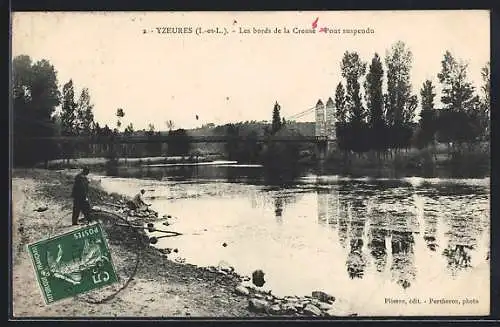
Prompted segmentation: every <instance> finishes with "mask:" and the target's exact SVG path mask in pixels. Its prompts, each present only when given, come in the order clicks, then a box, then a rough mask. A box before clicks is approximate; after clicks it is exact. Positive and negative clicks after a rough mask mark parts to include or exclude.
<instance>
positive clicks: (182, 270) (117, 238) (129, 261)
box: [13, 169, 354, 317]
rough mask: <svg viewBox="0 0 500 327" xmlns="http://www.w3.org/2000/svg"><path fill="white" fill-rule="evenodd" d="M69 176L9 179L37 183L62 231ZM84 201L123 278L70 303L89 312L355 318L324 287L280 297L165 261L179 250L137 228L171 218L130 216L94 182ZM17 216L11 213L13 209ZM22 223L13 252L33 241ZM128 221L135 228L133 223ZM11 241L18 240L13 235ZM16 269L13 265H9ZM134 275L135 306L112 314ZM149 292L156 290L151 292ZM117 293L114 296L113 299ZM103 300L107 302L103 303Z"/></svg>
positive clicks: (212, 270)
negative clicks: (55, 207)
mask: <svg viewBox="0 0 500 327" xmlns="http://www.w3.org/2000/svg"><path fill="white" fill-rule="evenodd" d="M73 175H74V172H69V171H64V172H62V171H48V170H38V169H37V170H31V169H30V170H14V171H13V178H15V181H13V184H14V183H15V182H17V183H21V184H22V182H23V181H27V180H32V181H34V182H35V183H38V184H39V185H38V187H37V190H38V192H39V193H40V194H42V195H43V196H42V199H41V200H42V202H43V203H47V206H49V207H50V206H51V202H53V203H54V204H57V205H59V206H60V207H61V208H64V211H65V214H64V215H61V210H59V216H58V217H54V218H53V219H52V222H51V223H48V222H47V224H48V225H49V226H46V227H51V228H52V229H53V230H54V229H55V230H65V229H66V230H67V229H68V225H71V216H70V210H71V199H70V198H69V196H68V195H69V194H70V190H71V186H72V182H73ZM13 198H14V195H13ZM89 199H90V201H91V204H92V206H94V209H96V211H95V216H96V217H97V219H98V220H99V221H100V222H101V224H102V225H103V227H104V230H105V231H106V234H107V235H106V236H107V238H108V242H109V244H110V247H111V250H112V253H113V259H114V260H115V261H117V263H115V265H117V266H118V269H117V270H118V271H119V273H120V274H121V276H122V282H121V285H115V286H114V287H111V288H109V289H105V290H101V292H99V291H96V292H92V293H93V294H90V295H89V294H86V295H83V296H81V297H77V298H76V299H70V300H68V301H79V302H80V303H82V304H83V305H89V303H93V302H99V306H101V309H102V310H94V311H96V313H97V314H96V313H94V314H92V313H91V314H90V315H94V316H115V317H116V316H148V317H170V316H173V317H175V316H183V317H186V316H193V317H266V316H267V317H269V316H282V317H301V316H309V317H335V316H349V315H354V314H353V313H352V312H349V310H348V309H347V307H348V306H346V303H344V302H343V301H342V300H339V299H335V297H334V296H332V295H329V294H326V293H323V292H321V291H314V292H312V293H311V294H309V295H307V296H287V297H283V298H280V297H276V296H274V295H273V294H271V293H268V292H264V291H262V290H260V289H259V287H256V286H254V285H253V284H252V282H251V280H250V279H251V278H250V277H249V276H240V275H238V274H237V273H235V272H234V269H233V268H232V267H207V268H205V267H198V266H195V265H192V264H186V263H179V262H174V261H172V260H171V259H169V252H170V251H172V250H177V249H161V250H160V249H157V248H155V247H153V246H151V245H150V243H151V242H150V238H149V236H148V233H147V232H146V231H147V228H146V229H141V228H140V226H144V225H146V224H147V223H155V225H156V224H159V223H160V224H161V223H163V222H165V221H167V222H168V217H158V214H157V213H154V212H153V213H151V214H150V215H147V216H144V215H143V216H139V215H138V214H136V213H133V212H132V213H131V212H129V210H128V209H126V208H125V201H126V198H125V197H124V196H121V195H119V194H108V193H106V192H105V191H103V190H102V188H101V187H100V185H99V184H98V183H97V182H94V181H92V182H91V187H90V194H89ZM68 212H69V215H68ZM109 212H111V213H112V214H109ZM14 214H16V212H15V210H14ZM21 214H22V213H21ZM127 216H128V218H127ZM120 217H121V218H120ZM123 218H125V219H123ZM18 221H19V220H16V219H13V225H16V222H18ZM21 222H22V223H21V226H17V227H16V226H13V227H15V228H13V230H14V229H18V230H19V233H18V234H19V235H17V238H18V244H19V246H18V249H17V253H19V252H22V251H23V244H24V243H28V242H33V241H36V239H31V237H30V236H29V235H27V234H28V233H26V232H25V231H26V230H27V229H29V228H30V227H29V224H27V223H26V219H23V220H21ZM51 224H52V226H50V225H51ZM54 225H57V226H54ZM130 225H134V226H137V227H136V228H131V227H130ZM69 228H71V227H69ZM168 229H169V230H172V231H175V224H169V227H168ZM181 237H182V236H181ZM13 241H14V242H13V244H15V241H16V237H15V236H14V239H13ZM13 247H14V246H13ZM13 251H14V252H15V253H14V260H15V259H16V257H18V256H16V250H14V249H13ZM178 251H182V249H178ZM15 269H16V265H14V268H13V270H15ZM137 280H140V282H141V283H140V284H141V286H142V289H140V291H139V295H138V294H137V293H136V294H135V296H136V298H135V299H133V300H132V302H133V303H127V304H126V305H124V307H122V308H121V309H120V310H123V311H125V312H116V311H120V310H117V309H116V303H117V302H118V303H119V302H121V301H122V300H123V298H128V297H130V296H128V297H127V295H128V294H130V291H131V289H133V287H134V285H135V286H136V285H137V283H136V281H137ZM148 290H151V291H152V292H154V294H148ZM162 291H163V292H162ZM14 293H15V292H14ZM114 293H116V295H114V296H113V294H114ZM14 295H15V294H14ZM165 296H166V297H173V301H174V302H176V305H175V306H174V307H171V308H169V307H168V305H167V303H164V304H165V306H163V305H162V303H161V301H162V300H163V299H162V298H164V297H165ZM108 297H110V298H112V299H110V300H109V301H108V300H107V298H108ZM101 301H103V302H101ZM178 302H182V303H188V304H184V305H183V306H182V305H178ZM113 304H115V305H114V306H113ZM94 305H95V304H94ZM131 305H137V306H139V307H140V308H132V307H131ZM181 307H182V308H181ZM14 309H15V308H14ZM23 309H24V310H28V309H27V308H23ZM74 310H75V311H76V310H78V309H74ZM14 311H15V310H14ZM28 311H29V310H28ZM48 311H49V312H50V310H48ZM82 311H85V310H82ZM14 313H15V312H14ZM79 313H80V314H82V313H83V312H79ZM62 315H64V312H63V314H62Z"/></svg>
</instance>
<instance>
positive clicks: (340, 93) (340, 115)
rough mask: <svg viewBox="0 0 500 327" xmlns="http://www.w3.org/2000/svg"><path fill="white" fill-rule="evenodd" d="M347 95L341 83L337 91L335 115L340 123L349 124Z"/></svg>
mask: <svg viewBox="0 0 500 327" xmlns="http://www.w3.org/2000/svg"><path fill="white" fill-rule="evenodd" d="M346 110H347V108H346V95H345V89H344V86H343V85H342V82H339V84H338V85H337V88H336V89H335V113H336V117H335V118H336V121H337V122H339V123H345V122H347V111H346Z"/></svg>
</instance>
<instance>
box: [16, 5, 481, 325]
mask: <svg viewBox="0 0 500 327" xmlns="http://www.w3.org/2000/svg"><path fill="white" fill-rule="evenodd" d="M11 49H12V85H11V86H12V102H11V103H12V106H11V112H12V126H13V130H12V133H11V135H12V139H11V141H12V154H13V156H12V162H13V168H12V217H11V220H10V222H11V224H12V225H11V227H12V228H11V231H12V235H11V245H12V249H11V250H12V266H11V267H12V269H11V275H12V308H11V312H12V316H13V317H14V318H16V319H17V318H19V319H22V318H48V317H65V318H68V319H70V318H74V317H79V318H85V319H86V318H93V317H113V318H124V317H138V318H145V317H154V318H174V319H175V318H181V317H193V318H198V317H204V318H229V317H232V318H234V317H236V318H241V319H246V318H251V317H261V318H268V317H282V318H285V319H294V318H298V317H309V318H311V319H336V318H338V317H346V316H347V317H379V316H393V317H404V316H453V317H456V316H478V317H479V316H487V315H489V314H490V13H489V11H487V10H420V11H418V10H415V11H404V10H402V11H275V12H270V11H269V12H258V11H255V12H251V11H248V12H187V11H186V12H184V11H177V12H14V13H13V14H12V48H11ZM353 319H355V318H353Z"/></svg>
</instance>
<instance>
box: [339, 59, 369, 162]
mask: <svg viewBox="0 0 500 327" xmlns="http://www.w3.org/2000/svg"><path fill="white" fill-rule="evenodd" d="M340 68H341V71H342V77H344V78H345V79H346V91H347V98H346V107H347V110H346V111H347V115H346V116H347V119H348V120H349V124H348V125H347V126H345V130H344V131H343V133H344V136H343V137H344V139H345V140H346V143H345V147H346V149H351V150H353V151H355V152H358V153H360V152H365V151H366V150H368V149H369V147H368V145H367V143H366V140H367V137H366V136H367V134H366V131H367V125H366V116H367V114H366V110H365V108H364V107H363V104H362V103H361V92H360V84H359V79H360V78H361V77H362V76H363V75H364V74H365V72H366V63H364V62H362V61H361V59H360V57H359V55H358V54H357V53H356V52H348V51H346V52H345V53H344V56H343V58H342V62H341V65H340ZM347 141H348V142H347Z"/></svg>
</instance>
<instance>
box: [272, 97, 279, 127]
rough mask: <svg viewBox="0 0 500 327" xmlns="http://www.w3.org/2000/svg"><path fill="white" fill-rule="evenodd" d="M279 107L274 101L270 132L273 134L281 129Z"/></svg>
mask: <svg viewBox="0 0 500 327" xmlns="http://www.w3.org/2000/svg"><path fill="white" fill-rule="evenodd" d="M280 109H281V107H280V105H279V104H278V102H277V101H276V103H275V104H274V108H273V120H272V124H271V132H272V133H273V134H274V133H276V132H277V131H279V129H280V128H281V118H280Z"/></svg>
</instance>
